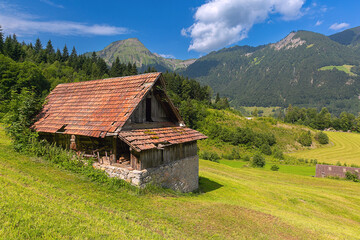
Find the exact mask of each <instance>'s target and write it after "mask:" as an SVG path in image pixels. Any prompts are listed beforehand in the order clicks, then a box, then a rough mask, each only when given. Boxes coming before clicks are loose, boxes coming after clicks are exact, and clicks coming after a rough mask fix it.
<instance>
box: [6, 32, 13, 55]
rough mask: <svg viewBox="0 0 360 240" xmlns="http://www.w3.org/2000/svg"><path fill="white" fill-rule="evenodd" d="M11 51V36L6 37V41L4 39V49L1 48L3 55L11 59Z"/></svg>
mask: <svg viewBox="0 0 360 240" xmlns="http://www.w3.org/2000/svg"><path fill="white" fill-rule="evenodd" d="M13 51H14V50H13V44H12V39H11V36H7V37H6V39H5V42H4V48H3V52H4V55H7V56H9V57H12V55H13Z"/></svg>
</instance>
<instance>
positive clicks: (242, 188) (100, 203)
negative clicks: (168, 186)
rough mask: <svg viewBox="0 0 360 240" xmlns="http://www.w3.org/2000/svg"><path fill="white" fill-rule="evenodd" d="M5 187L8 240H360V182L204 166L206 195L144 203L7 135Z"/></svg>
mask: <svg viewBox="0 0 360 240" xmlns="http://www.w3.org/2000/svg"><path fill="white" fill-rule="evenodd" d="M280 169H281V166H280ZM0 185H1V191H0V194H1V195H0V238H2V239H40V238H43V239H54V238H55V239H357V238H358V236H360V204H359V203H360V184H358V183H354V182H348V181H339V180H331V179H317V178H312V177H307V176H300V175H295V174H288V173H282V172H273V171H268V170H261V169H254V168H234V167H230V166H226V165H224V164H218V163H213V162H210V161H203V160H201V161H200V186H201V193H199V194H179V195H175V194H171V193H166V192H165V193H149V194H146V195H139V194H137V193H136V192H134V191H130V190H125V189H118V190H114V189H110V188H108V187H106V186H104V185H101V184H97V183H94V182H91V181H89V180H88V179H87V178H85V177H83V176H82V175H77V174H73V173H71V172H68V171H64V170H62V169H59V168H57V167H56V166H55V165H52V164H49V163H47V162H44V161H42V160H41V159H35V158H29V157H27V156H24V155H22V154H19V153H16V152H14V151H13V150H12V148H11V146H10V141H9V139H8V138H7V137H6V136H5V135H4V132H3V131H2V130H0Z"/></svg>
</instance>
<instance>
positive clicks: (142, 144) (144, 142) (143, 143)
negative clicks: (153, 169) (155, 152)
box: [119, 127, 207, 151]
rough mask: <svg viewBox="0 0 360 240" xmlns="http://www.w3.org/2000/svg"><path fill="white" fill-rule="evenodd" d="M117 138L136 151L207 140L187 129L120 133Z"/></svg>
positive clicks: (137, 130) (175, 128)
mask: <svg viewBox="0 0 360 240" xmlns="http://www.w3.org/2000/svg"><path fill="white" fill-rule="evenodd" d="M119 137H120V138H121V139H122V140H124V141H125V142H126V143H127V144H129V145H130V146H131V147H132V148H134V149H136V150H137V151H142V150H148V149H152V148H156V147H157V145H158V144H164V145H169V144H170V145H171V144H179V143H185V142H191V141H196V140H200V139H205V138H207V137H206V136H205V135H203V134H202V133H200V132H198V131H195V130H193V129H191V128H187V127H163V128H152V129H136V130H130V131H122V132H120V133H119Z"/></svg>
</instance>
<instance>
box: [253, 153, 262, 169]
mask: <svg viewBox="0 0 360 240" xmlns="http://www.w3.org/2000/svg"><path fill="white" fill-rule="evenodd" d="M251 166H253V167H261V168H262V167H264V166H265V158H264V157H263V156H261V154H258V153H257V154H255V155H254V157H253V160H252V163H251Z"/></svg>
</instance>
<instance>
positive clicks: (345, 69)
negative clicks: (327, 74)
mask: <svg viewBox="0 0 360 240" xmlns="http://www.w3.org/2000/svg"><path fill="white" fill-rule="evenodd" d="M352 67H354V66H353V65H342V66H325V67H322V68H319V70H320V71H326V70H333V69H334V68H335V69H337V70H339V71H342V72H344V73H347V74H349V75H350V76H357V75H356V74H355V73H353V72H351V68H352Z"/></svg>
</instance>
